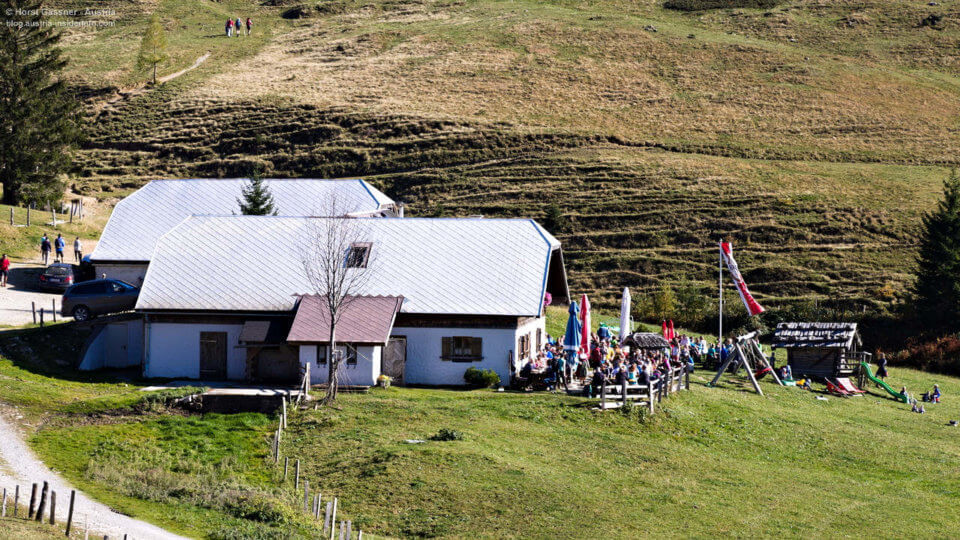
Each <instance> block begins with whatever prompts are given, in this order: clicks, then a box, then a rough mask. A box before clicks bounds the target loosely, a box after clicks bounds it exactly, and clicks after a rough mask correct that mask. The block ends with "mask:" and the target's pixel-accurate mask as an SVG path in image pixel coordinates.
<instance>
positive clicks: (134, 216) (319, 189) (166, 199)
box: [90, 178, 394, 261]
mask: <svg viewBox="0 0 960 540" xmlns="http://www.w3.org/2000/svg"><path fill="white" fill-rule="evenodd" d="M246 182H247V179H246V178H225V179H187V180H154V181H152V182H150V183H148V184H147V185H145V186H143V187H142V188H140V189H139V190H137V191H135V192H133V193H132V194H131V195H130V196H129V197H127V198H125V199H123V200H122V201H120V202H119V203H117V206H116V207H115V208H114V209H113V214H111V215H110V221H108V222H107V226H106V228H104V230H103V234H102V235H101V236H100V241H99V242H98V243H97V247H96V249H95V250H94V252H93V254H92V255H91V257H90V258H91V259H93V260H94V261H149V260H151V256H152V255H153V250H154V247H155V246H156V244H157V240H159V239H160V237H161V236H163V235H164V234H165V233H166V232H167V231H169V230H170V229H172V228H174V227H175V226H176V225H177V224H179V223H180V222H181V221H183V220H184V219H185V218H187V217H189V216H194V215H207V216H223V215H230V214H239V213H240V205H239V204H238V203H237V199H239V198H240V196H241V188H242V187H243V185H244V184H245V183H246ZM265 183H266V184H267V186H268V187H269V189H270V193H271V194H272V195H273V200H274V203H275V206H276V209H277V212H278V213H279V215H281V216H318V215H327V212H326V211H325V210H324V209H325V208H326V207H327V206H329V201H330V200H331V199H332V197H334V196H335V197H336V199H337V207H338V210H340V213H342V214H348V213H359V212H364V213H365V212H376V211H378V210H382V209H383V208H384V207H385V206H388V205H392V204H394V203H393V200H391V199H390V198H389V197H387V196H386V195H385V194H384V193H383V192H381V191H379V190H378V189H376V188H374V187H373V186H371V185H370V184H368V183H367V182H365V181H363V180H360V179H347V180H319V179H309V178H297V179H268V180H266V181H265ZM334 194H335V195H334Z"/></svg>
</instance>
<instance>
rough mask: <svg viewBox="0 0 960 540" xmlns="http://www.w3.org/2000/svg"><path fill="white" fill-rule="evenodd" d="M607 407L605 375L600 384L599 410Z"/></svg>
mask: <svg viewBox="0 0 960 540" xmlns="http://www.w3.org/2000/svg"><path fill="white" fill-rule="evenodd" d="M606 408H607V376H606V375H604V376H603V383H602V384H601V385H600V410H601V411H602V410H604V409H606Z"/></svg>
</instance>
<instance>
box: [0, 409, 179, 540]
mask: <svg viewBox="0 0 960 540" xmlns="http://www.w3.org/2000/svg"><path fill="white" fill-rule="evenodd" d="M15 417H16V414H15V413H14V417H13V418H11V417H4V415H0V489H2V488H7V493H8V494H10V496H11V497H12V494H13V491H14V486H16V485H19V486H20V504H21V506H23V507H26V506H27V505H28V504H29V503H30V485H31V484H32V483H33V482H37V483H41V484H42V482H44V481H47V482H49V483H50V489H52V490H54V491H56V492H57V495H58V497H57V502H58V503H59V504H58V505H57V516H56V518H57V521H58V522H61V523H62V522H65V521H66V519H67V508H68V505H69V500H70V490H71V489H73V488H72V487H71V486H70V484H69V483H67V481H66V480H64V479H63V478H61V477H60V476H59V475H57V474H56V473H54V472H53V471H51V470H50V469H49V468H47V466H46V465H44V464H43V462H41V461H40V460H39V459H37V458H36V456H34V455H33V452H32V451H31V450H30V448H28V447H27V445H26V443H25V442H24V441H23V439H22V437H21V434H20V431H19V430H18V429H17V428H16V427H15V426H14V424H12V423H11V422H12V421H15ZM61 501H63V502H61ZM84 523H86V527H87V529H89V530H90V531H91V532H92V531H96V532H98V533H100V534H106V535H109V536H110V537H111V538H123V537H124V535H127V536H126V537H127V538H131V539H160V540H167V539H177V540H179V539H182V538H183V537H182V536H177V535H175V534H172V533H169V532H167V531H165V530H163V529H161V528H159V527H157V526H155V525H151V524H149V523H146V522H143V521H139V520H136V519H133V518H131V517H129V516H125V515H123V514H118V513H117V512H114V511H113V510H111V509H110V508H109V507H107V506H105V505H103V504H100V503H98V502H96V501H93V500H91V499H90V498H89V497H87V496H86V495H85V494H84V493H83V492H81V491H77V498H76V502H75V506H74V524H75V527H83V526H84Z"/></svg>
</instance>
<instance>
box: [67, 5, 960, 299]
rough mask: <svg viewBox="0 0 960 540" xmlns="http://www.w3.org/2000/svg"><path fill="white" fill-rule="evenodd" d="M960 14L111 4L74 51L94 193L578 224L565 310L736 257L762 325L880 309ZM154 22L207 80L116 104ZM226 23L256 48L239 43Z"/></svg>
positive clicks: (932, 167) (952, 141) (940, 155)
mask: <svg viewBox="0 0 960 540" xmlns="http://www.w3.org/2000/svg"><path fill="white" fill-rule="evenodd" d="M957 5H958V3H957V2H956V1H955V0H948V1H944V2H940V3H939V5H937V6H928V5H924V3H922V2H916V3H904V2H900V1H895V0H878V1H876V2H870V3H866V4H863V3H861V4H856V5H853V4H846V3H833V2H823V1H820V0H792V1H786V2H782V3H780V5H778V6H777V7H775V8H771V9H719V10H708V11H700V12H679V11H673V10H669V9H665V8H664V7H663V6H662V2H660V1H659V0H643V1H640V2H627V1H621V0H614V1H604V2H598V1H592V0H584V1H577V2H573V1H569V0H552V1H549V2H530V1H525V0H523V1H511V2H504V1H496V0H468V1H457V2H452V1H448V0H375V1H367V0H364V1H360V0H337V1H333V2H322V3H316V2H313V1H312V0H310V1H307V2H304V6H305V8H306V13H307V14H308V17H306V18H304V19H300V20H295V21H287V20H283V19H281V18H280V17H279V14H280V13H281V12H282V11H283V10H284V9H286V7H287V6H288V5H287V4H285V5H283V6H279V7H271V6H261V5H260V4H259V3H257V2H252V1H245V0H230V1H228V2H208V1H201V2H185V1H184V0H157V1H156V2H141V3H129V4H128V3H115V4H111V6H115V7H116V9H117V11H118V14H119V15H118V16H117V26H116V27H113V28H111V29H109V30H98V31H80V30H76V31H71V32H73V33H71V34H70V36H68V39H67V40H66V52H67V55H68V56H69V57H70V58H72V59H73V60H74V61H75V65H74V67H73V68H71V71H70V74H69V76H70V78H71V80H72V81H74V83H75V84H76V85H78V86H80V87H84V88H87V89H88V90H89V94H90V95H91V96H92V97H91V110H92V111H96V114H97V115H98V116H96V121H95V122H92V123H91V124H90V126H89V128H88V131H89V138H88V141H87V142H86V143H85V144H84V147H83V149H82V151H81V152H80V154H79V156H78V157H79V162H80V165H81V173H80V174H81V178H80V179H79V181H78V189H80V190H82V191H84V192H86V193H89V194H100V193H102V192H104V191H106V192H108V193H109V192H110V191H112V190H117V189H119V190H127V189H130V188H132V187H135V186H137V185H139V184H141V183H142V182H144V181H145V180H147V179H150V178H157V177H169V176H179V177H190V176H214V177H216V176H238V175H245V174H248V173H249V172H250V171H251V170H252V168H253V167H254V166H257V165H260V166H263V167H264V169H265V173H266V174H268V175H275V176H281V177H283V176H293V177H296V176H314V177H335V176H361V175H362V176H367V177H370V178H372V179H373V180H374V182H375V183H376V184H377V185H378V186H379V187H382V188H383V189H385V190H386V191H387V192H388V193H389V194H390V195H392V196H394V197H396V198H398V199H401V200H404V201H406V202H408V203H410V208H411V210H412V212H413V213H419V214H420V215H424V214H427V215H433V214H437V215H445V214H453V215H470V214H474V213H484V214H487V215H507V216H515V215H524V216H532V217H542V216H543V215H544V213H545V211H546V208H547V206H548V205H550V204H556V205H558V206H560V207H561V209H562V211H563V214H564V218H565V219H566V220H567V222H568V224H567V226H566V227H564V228H563V229H562V230H557V231H556V232H557V233H558V235H559V236H560V238H561V239H562V240H563V241H564V243H565V246H566V251H567V261H568V262H569V264H570V267H571V269H572V270H573V272H572V273H571V280H572V284H573V286H574V288H575V289H577V290H585V291H588V292H591V293H595V296H596V298H597V300H598V301H599V302H601V303H610V301H611V300H612V297H613V294H614V290H615V289H617V288H619V287H620V286H622V285H630V286H632V287H634V288H641V289H646V290H651V289H652V288H654V287H655V286H656V284H657V282H658V281H659V280H662V279H668V280H669V279H677V276H678V275H679V274H680V273H683V274H686V275H687V277H689V278H691V279H693V280H695V281H698V282H700V283H702V284H704V285H705V286H706V285H707V284H708V283H709V282H710V281H712V278H711V277H710V268H711V267H712V258H713V255H712V253H713V241H715V240H716V239H717V238H719V237H720V236H723V237H725V238H729V239H732V240H734V241H735V242H736V244H737V246H738V250H739V251H740V253H741V258H742V261H741V263H742V266H743V268H744V270H747V271H750V275H748V276H747V277H748V279H750V283H751V285H753V287H754V289H755V291H756V292H757V294H758V296H759V297H760V298H761V300H763V301H765V302H767V303H768V304H769V303H777V302H797V301H799V300H800V299H809V298H811V297H814V296H820V297H824V298H827V297H832V298H836V297H842V298H849V299H853V300H856V301H858V302H862V303H865V304H867V305H875V304H876V305H879V304H884V303H886V302H889V301H891V299H893V298H895V297H896V295H897V294H898V293H899V292H902V291H903V289H904V287H905V285H906V284H907V283H908V282H909V280H910V274H909V273H910V271H911V269H912V264H913V263H912V254H913V252H914V249H915V243H916V230H917V222H918V216H919V215H920V213H921V212H923V211H924V210H926V209H928V208H930V207H931V206H932V205H933V203H934V201H935V199H936V197H937V193H938V190H939V186H940V181H941V180H942V178H944V176H945V175H946V174H947V169H946V168H945V167H946V166H951V165H953V164H955V163H956V158H955V156H956V155H957V152H956V150H957V149H958V143H960V140H958V137H957V134H956V118H957V112H960V111H958V110H957V103H958V101H957V99H956V98H957V95H958V92H960V85H958V79H957V62H956V55H955V50H956V46H957V45H958V44H960V24H958V19H957V18H956V15H955V12H956V7H957ZM155 9H156V10H159V11H160V12H161V13H162V14H163V15H164V16H165V18H166V20H168V21H169V22H168V24H169V26H170V28H169V30H170V33H171V39H172V42H171V49H172V52H173V57H174V58H173V60H172V61H171V62H170V63H169V65H167V66H165V68H164V69H165V72H170V71H175V70H177V69H181V68H183V67H186V66H187V65H189V64H190V63H191V62H192V60H193V59H195V58H196V57H197V56H199V55H200V54H202V53H204V52H212V56H211V59H210V60H209V61H208V62H207V63H205V64H204V65H203V66H201V68H199V69H197V70H194V71H192V72H190V73H188V74H186V75H184V76H183V77H182V78H180V79H177V80H176V81H174V82H172V83H169V84H167V85H165V86H164V87H163V88H162V89H160V90H157V91H153V92H147V93H140V94H134V95H130V96H128V97H126V98H124V99H120V100H119V101H116V102H113V99H114V98H115V97H116V94H115V92H114V88H115V87H118V86H119V87H123V86H128V85H130V84H132V83H133V82H135V81H136V80H142V78H143V76H142V75H138V74H135V73H133V72H132V68H131V66H132V54H133V51H135V49H136V44H137V43H138V39H139V28H140V27H141V26H142V25H143V22H144V21H145V19H146V16H147V14H148V13H149V12H150V11H153V10H155ZM226 14H233V16H237V15H240V16H245V15H246V14H253V15H254V18H255V21H257V23H258V26H257V28H258V29H262V32H258V34H257V36H256V37H255V38H253V39H250V40H247V38H240V39H235V40H228V39H226V38H223V37H220V36H219V34H220V25H221V24H222V20H223V19H224V18H225V15H226ZM931 14H943V15H944V19H943V21H942V22H941V23H938V24H937V25H936V26H935V27H930V26H924V25H921V24H920V23H921V21H922V20H923V19H924V18H926V17H927V16H929V15H931ZM174 20H177V21H180V22H177V23H174V22H173V21H174ZM100 47H102V48H106V49H109V50H114V51H116V52H117V54H114V55H92V54H91V53H90V51H91V50H92V49H94V48H100ZM121 49H122V50H121ZM94 56H96V58H94ZM107 102H110V103H107Z"/></svg>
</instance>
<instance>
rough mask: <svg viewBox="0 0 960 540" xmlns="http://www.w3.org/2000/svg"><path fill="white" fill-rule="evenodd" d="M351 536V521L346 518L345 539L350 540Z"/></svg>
mask: <svg viewBox="0 0 960 540" xmlns="http://www.w3.org/2000/svg"><path fill="white" fill-rule="evenodd" d="M351 536H353V522H352V521H350V520H349V519H348V520H347V540H350V537H351Z"/></svg>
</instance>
